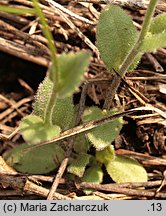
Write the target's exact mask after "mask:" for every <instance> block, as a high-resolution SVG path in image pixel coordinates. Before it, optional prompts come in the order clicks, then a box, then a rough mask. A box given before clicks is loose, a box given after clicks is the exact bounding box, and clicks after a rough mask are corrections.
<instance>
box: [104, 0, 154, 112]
mask: <svg viewBox="0 0 166 216" xmlns="http://www.w3.org/2000/svg"><path fill="white" fill-rule="evenodd" d="M157 1H158V0H150V3H149V6H148V9H147V12H146V15H145V19H144V22H143V25H142V29H141V32H140V35H139V38H138V40H137V42H136V43H135V45H134V46H133V48H132V49H131V51H130V52H129V54H128V55H127V56H126V58H125V60H124V61H123V63H122V66H121V67H120V69H119V74H120V76H122V77H123V76H124V75H125V74H126V72H127V69H128V68H129V67H130V65H131V64H132V62H133V61H134V59H135V57H136V55H137V54H138V53H139V49H140V47H141V45H142V42H143V40H144V38H145V36H146V34H147V32H148V30H149V26H150V23H151V20H152V17H153V14H154V11H155V7H156V4H157ZM120 76H117V75H116V74H115V75H114V77H113V81H112V85H111V88H110V91H109V92H108V94H107V98H106V100H105V103H104V106H103V108H104V109H107V110H109V109H110V106H111V104H112V101H113V99H114V97H115V94H116V91H117V89H118V87H119V85H120V83H121V77H120Z"/></svg>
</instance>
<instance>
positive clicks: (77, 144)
mask: <svg viewBox="0 0 166 216" xmlns="http://www.w3.org/2000/svg"><path fill="white" fill-rule="evenodd" d="M73 149H74V151H75V152H76V153H80V152H81V153H86V152H87V151H88V149H89V142H88V140H87V138H86V137H85V135H84V134H79V135H77V136H76V138H75V140H74V145H73Z"/></svg>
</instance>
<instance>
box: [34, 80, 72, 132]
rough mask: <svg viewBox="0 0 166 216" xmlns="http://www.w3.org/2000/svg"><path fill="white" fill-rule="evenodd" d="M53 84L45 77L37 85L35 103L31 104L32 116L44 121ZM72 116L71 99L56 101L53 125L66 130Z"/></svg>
mask: <svg viewBox="0 0 166 216" xmlns="http://www.w3.org/2000/svg"><path fill="white" fill-rule="evenodd" d="M52 87H53V83H52V81H51V80H50V79H49V78H48V77H46V78H45V79H44V81H43V82H42V83H41V84H40V85H39V88H38V91H37V94H36V96H35V102H34V104H33V114H34V115H37V116H40V117H41V118H42V119H44V116H45V112H46V107H47V103H48V100H49V97H50V94H51V91H52ZM73 115H74V104H73V100H72V97H66V98H64V99H57V100H56V104H55V106H54V111H53V115H52V122H53V125H58V126H60V128H61V129H62V130H65V129H67V128H68V126H69V124H70V122H71V121H72V118H73Z"/></svg>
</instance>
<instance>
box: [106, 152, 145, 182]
mask: <svg viewBox="0 0 166 216" xmlns="http://www.w3.org/2000/svg"><path fill="white" fill-rule="evenodd" d="M105 166H106V170H107V172H108V174H109V175H110V176H111V178H112V179H113V180H114V181H115V182H117V183H123V182H146V181H147V173H146V170H145V169H144V168H143V167H142V165H140V164H139V163H138V162H137V161H136V160H134V159H133V158H130V157H125V156H119V155H117V156H116V158H115V160H111V161H107V162H106V163H105Z"/></svg>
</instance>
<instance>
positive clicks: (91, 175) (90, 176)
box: [81, 164, 103, 194]
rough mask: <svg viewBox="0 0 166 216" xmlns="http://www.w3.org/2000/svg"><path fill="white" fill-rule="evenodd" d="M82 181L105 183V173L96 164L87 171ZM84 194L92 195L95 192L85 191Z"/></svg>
mask: <svg viewBox="0 0 166 216" xmlns="http://www.w3.org/2000/svg"><path fill="white" fill-rule="evenodd" d="M81 181H83V182H93V183H101V182H102V181H103V171H102V169H101V167H100V166H99V165H98V164H96V165H94V166H92V167H89V168H88V169H87V170H86V171H85V173H84V176H83V177H82V178H81ZM84 192H85V193H86V194H90V193H92V192H93V190H92V189H84Z"/></svg>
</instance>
